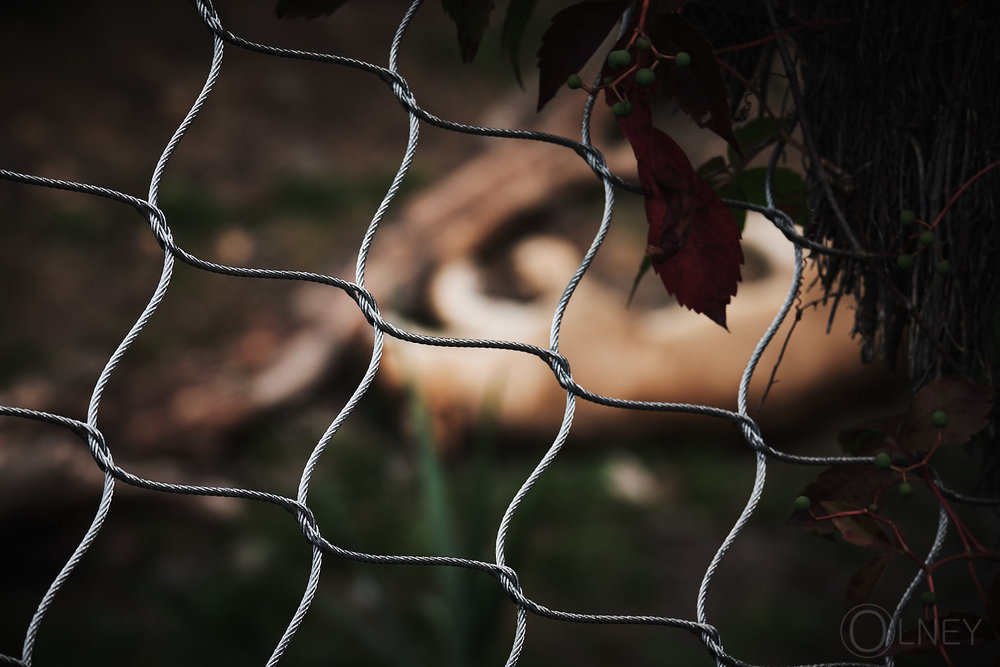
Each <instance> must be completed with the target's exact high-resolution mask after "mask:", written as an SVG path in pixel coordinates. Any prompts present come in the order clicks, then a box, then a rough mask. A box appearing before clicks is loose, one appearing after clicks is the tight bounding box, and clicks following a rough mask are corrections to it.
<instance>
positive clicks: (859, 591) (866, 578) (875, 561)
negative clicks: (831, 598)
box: [844, 551, 893, 611]
mask: <svg viewBox="0 0 1000 667" xmlns="http://www.w3.org/2000/svg"><path fill="white" fill-rule="evenodd" d="M892 556H893V552H891V551H890V552H887V553H881V554H878V555H877V556H873V557H872V558H869V559H868V560H866V561H865V562H864V563H863V564H862V565H861V567H859V568H858V569H857V570H856V571H855V572H854V574H853V575H851V580H850V581H848V582H847V589H846V590H845V591H844V610H845V611H850V610H851V609H854V608H855V607H857V606H858V605H859V604H865V603H866V602H868V601H869V600H871V598H872V594H874V593H875V587H876V586H878V582H879V580H880V579H881V578H882V574H883V573H885V568H886V567H887V566H888V565H889V561H891V560H892Z"/></svg>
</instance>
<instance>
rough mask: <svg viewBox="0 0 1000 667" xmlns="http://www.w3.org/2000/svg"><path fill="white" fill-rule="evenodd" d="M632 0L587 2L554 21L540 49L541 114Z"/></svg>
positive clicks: (578, 69) (539, 104)
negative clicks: (547, 103) (543, 108)
mask: <svg viewBox="0 0 1000 667" xmlns="http://www.w3.org/2000/svg"><path fill="white" fill-rule="evenodd" d="M628 5H629V0H586V1H585V2H580V3H577V4H575V5H571V6H569V7H567V8H566V9H564V10H562V11H561V12H559V13H558V14H556V15H555V16H553V17H552V24H551V25H550V26H549V28H548V30H546V31H545V34H544V35H542V46H541V48H539V49H538V110H539V111H541V109H542V107H543V106H545V104H546V102H548V101H549V100H551V99H552V98H553V96H555V94H556V92H557V91H558V90H559V88H561V87H562V86H563V85H564V84H565V83H566V79H567V77H569V75H570V74H576V73H578V72H579V71H580V69H581V68H582V67H583V66H584V65H586V64H587V61H588V60H590V57H591V56H592V55H594V51H596V50H597V47H599V46H600V45H601V42H603V41H604V38H605V37H607V35H608V33H609V32H611V28H613V27H614V25H615V23H616V22H617V21H618V19H619V18H621V15H622V13H623V12H624V11H625V8H626V7H628Z"/></svg>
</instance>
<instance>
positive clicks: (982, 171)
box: [931, 160, 1000, 229]
mask: <svg viewBox="0 0 1000 667" xmlns="http://www.w3.org/2000/svg"><path fill="white" fill-rule="evenodd" d="M997 166H1000V160H997V161H996V162H994V163H993V164H990V165H987V166H985V167H983V168H982V169H980V170H979V171H978V172H976V174H975V175H974V176H973V177H972V178H970V179H969V180H967V181H966V182H965V184H964V185H963V186H962V187H960V188H959V189H958V191H957V192H956V193H955V194H953V195H952V196H951V199H949V200H948V203H947V204H945V205H944V208H943V209H941V212H940V213H938V216H937V217H936V218H934V222H932V223H931V229H934V228H936V227H937V226H938V223H939V222H941V218H943V217H944V214H945V213H947V212H948V209H949V208H951V205H952V204H954V203H955V201H956V200H957V199H958V198H959V197H960V196H961V194H962V193H963V192H965V191H966V190H967V189H968V188H969V186H970V185H972V184H973V183H975V182H976V180H977V179H978V178H979V177H980V176H982V175H983V174H985V173H986V172H988V171H989V170H990V169H993V168H995V167H997Z"/></svg>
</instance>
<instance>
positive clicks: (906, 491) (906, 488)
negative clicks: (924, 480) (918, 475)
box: [896, 482, 913, 498]
mask: <svg viewBox="0 0 1000 667" xmlns="http://www.w3.org/2000/svg"><path fill="white" fill-rule="evenodd" d="M896 493H898V494H899V495H901V496H903V497H904V498H905V497H906V496H908V495H910V494H911V493H913V485H912V484H910V483H909V482H902V483H901V484H900V485H899V486H897V487H896Z"/></svg>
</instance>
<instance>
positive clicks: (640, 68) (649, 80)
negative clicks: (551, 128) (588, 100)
mask: <svg viewBox="0 0 1000 667" xmlns="http://www.w3.org/2000/svg"><path fill="white" fill-rule="evenodd" d="M633 51H634V52H635V53H634V55H633ZM664 61H672V62H673V64H674V66H676V67H687V66H688V65H690V64H691V55H690V54H689V53H687V52H686V51H678V52H677V53H676V54H674V55H672V56H670V55H666V54H663V53H660V52H659V51H657V50H656V47H654V46H653V42H652V41H651V40H650V39H649V37H647V36H646V35H643V34H640V33H639V32H638V31H636V34H634V35H633V36H632V39H631V40H629V42H628V43H627V44H626V48H624V49H615V50H614V51H612V52H611V53H609V54H608V67H609V68H610V69H611V70H612V71H614V72H616V73H617V74H616V75H615V76H606V77H604V78H603V79H602V80H601V83H600V84H599V85H597V86H596V87H593V88H592V87H590V86H588V85H586V84H585V83H584V82H583V79H582V78H581V77H580V75H579V74H570V75H569V77H568V78H567V79H566V86H567V87H569V88H571V89H573V90H576V89H578V88H582V89H584V90H586V91H587V92H588V93H594V92H595V91H598V90H604V89H606V88H611V90H612V91H614V94H615V96H616V97H617V98H618V101H617V102H615V103H614V104H613V105H612V106H611V112H612V113H613V114H614V115H615V116H619V117H620V116H627V115H628V114H630V113H632V103H631V102H630V101H629V100H628V99H626V97H625V96H624V95H623V94H622V93H621V91H620V90H619V88H618V86H619V84H621V83H622V82H624V81H626V80H627V79H628V78H629V77H633V78H634V81H635V83H637V84H638V85H640V86H642V87H643V88H648V87H649V86H652V85H653V84H654V83H656V68H657V67H659V66H660V63H662V62H664Z"/></svg>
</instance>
